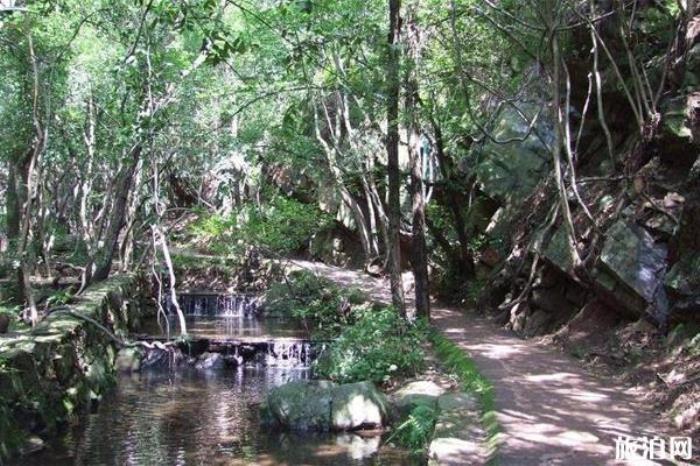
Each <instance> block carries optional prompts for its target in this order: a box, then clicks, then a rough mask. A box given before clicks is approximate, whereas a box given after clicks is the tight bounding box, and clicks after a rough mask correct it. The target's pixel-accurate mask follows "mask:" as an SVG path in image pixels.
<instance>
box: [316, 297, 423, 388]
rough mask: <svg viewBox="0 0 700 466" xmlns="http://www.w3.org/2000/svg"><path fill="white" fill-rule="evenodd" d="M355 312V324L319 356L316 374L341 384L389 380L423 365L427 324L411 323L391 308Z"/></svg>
mask: <svg viewBox="0 0 700 466" xmlns="http://www.w3.org/2000/svg"><path fill="white" fill-rule="evenodd" d="M355 314H356V317H355V318H356V321H355V323H354V324H352V325H350V326H348V327H346V328H344V329H343V331H342V332H341V334H340V336H339V337H338V338H337V339H336V340H335V341H333V342H332V343H330V345H329V346H328V347H327V348H326V350H325V352H324V353H323V354H322V355H321V357H320V358H319V359H318V361H317V364H316V372H317V374H319V375H321V376H323V377H326V378H329V379H331V380H335V381H337V382H341V383H348V382H355V381H360V380H371V381H373V382H377V383H386V382H388V381H389V380H390V379H391V378H392V377H396V376H410V375H414V374H415V373H416V372H417V371H419V370H420V369H421V368H422V367H423V364H424V352H423V349H422V347H421V343H422V341H423V340H424V339H425V337H426V330H425V328H426V326H425V325H424V324H422V323H417V324H409V323H408V322H406V321H405V320H404V319H403V318H402V317H400V316H399V315H398V313H397V312H396V311H394V310H393V309H392V308H388V307H384V308H379V309H376V308H368V309H364V310H362V311H356V312H355Z"/></svg>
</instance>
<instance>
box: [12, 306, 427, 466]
mask: <svg viewBox="0 0 700 466" xmlns="http://www.w3.org/2000/svg"><path fill="white" fill-rule="evenodd" d="M188 314H189V315H188V318H187V320H188V325H190V328H189V330H190V333H191V334H192V335H193V336H194V337H195V338H205V337H206V338H216V339H225V338H230V339H236V338H241V337H255V338H261V339H267V340H269V341H271V342H273V345H274V342H275V339H276V338H281V339H283V340H288V339H289V338H290V337H294V338H302V337H306V333H305V332H304V331H303V329H302V327H301V326H300V325H298V324H297V323H295V322H290V321H285V320H280V319H265V318H262V317H261V318H258V317H255V315H254V314H252V313H226V314H225V315H223V313H221V314H216V313H192V312H190V313H188ZM171 325H174V327H172V328H173V329H176V328H177V327H176V321H174V320H173V321H172V322H171ZM141 330H142V331H143V332H150V333H151V334H153V335H159V333H160V332H161V330H160V328H159V327H158V326H157V324H156V323H155V322H150V323H147V324H146V325H144V326H143V328H142V329H141ZM310 376H311V369H310V368H309V367H308V366H306V365H292V366H290V365H285V364H278V365H275V364H269V363H260V362H256V363H252V362H251V363H246V364H241V365H238V366H230V365H227V366H226V367H224V368H223V369H218V370H198V369H195V368H194V367H192V366H189V365H184V366H180V367H178V368H177V369H173V370H167V369H166V370H145V371H142V372H141V373H134V374H121V375H119V376H118V381H117V386H116V387H115V389H114V390H113V391H112V392H111V393H110V394H109V395H108V396H106V397H105V398H104V399H103V400H102V401H101V402H100V403H99V405H98V407H97V409H96V410H95V411H94V412H93V413H90V414H86V415H84V416H82V418H81V419H80V422H79V423H78V425H76V426H73V427H71V428H69V429H68V430H67V431H65V432H64V434H63V435H62V436H60V437H59V438H55V439H52V440H50V441H49V442H48V445H47V448H45V449H44V450H42V451H41V452H39V453H36V454H34V455H31V456H28V457H24V458H20V461H21V462H20V463H18V464H22V465H47V464H51V465H73V464H79V465H205V464H206V465H212V464H213V465H249V464H258V465H335V466H339V465H374V464H389V465H394V464H402V465H403V464H407V465H411V464H421V461H420V460H419V459H418V458H415V457H413V456H412V455H410V454H409V453H408V452H406V451H402V450H400V449H396V448H393V447H388V446H382V443H383V442H382V437H381V436H378V435H374V436H371V435H364V434H363V435H361V434H359V433H340V434H333V433H328V434H313V433H303V434H297V433H291V432H273V431H269V430H267V429H266V428H264V427H261V426H260V422H259V419H258V405H259V404H260V403H261V402H262V401H263V400H264V397H265V394H266V393H267V391H268V390H269V389H270V388H272V387H274V386H278V385H281V384H284V383H286V382H289V381H292V380H298V379H305V378H309V377H310Z"/></svg>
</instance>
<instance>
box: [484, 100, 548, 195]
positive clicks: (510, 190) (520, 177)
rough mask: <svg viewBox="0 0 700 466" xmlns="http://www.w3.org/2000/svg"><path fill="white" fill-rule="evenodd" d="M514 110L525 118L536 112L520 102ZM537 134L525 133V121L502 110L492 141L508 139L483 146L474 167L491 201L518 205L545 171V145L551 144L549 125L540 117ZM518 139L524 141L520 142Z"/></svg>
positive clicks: (528, 104)
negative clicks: (517, 108) (521, 112)
mask: <svg viewBox="0 0 700 466" xmlns="http://www.w3.org/2000/svg"><path fill="white" fill-rule="evenodd" d="M518 107H519V108H520V109H521V110H522V111H523V113H524V114H525V115H526V116H527V118H531V117H533V116H534V115H536V114H537V113H538V112H539V107H538V106H537V105H535V104H532V103H527V102H520V103H518ZM538 121H539V123H538V124H537V125H536V126H537V133H538V134H540V135H543V139H544V141H543V140H542V139H540V138H538V137H537V136H536V134H535V132H534V131H533V132H531V131H529V121H526V120H525V119H523V117H522V116H521V115H520V114H519V113H518V112H517V111H516V110H514V109H513V108H510V107H509V108H504V109H503V110H502V111H501V113H500V115H499V117H498V122H497V123H496V128H495V130H494V132H493V134H494V136H495V137H496V139H498V140H499V142H501V141H506V140H511V141H513V142H508V143H506V144H501V143H497V142H493V141H489V142H487V143H486V144H485V145H484V148H483V156H482V157H481V162H480V163H479V164H478V165H477V166H476V167H475V168H476V174H477V178H478V180H479V183H480V184H481V185H482V186H483V188H484V189H485V192H486V194H488V195H489V197H491V198H495V199H500V200H504V201H506V204H510V203H511V202H512V203H514V204H518V203H520V202H522V200H523V199H525V198H526V197H527V196H528V195H529V194H530V193H531V192H532V190H533V189H534V188H535V185H536V184H537V180H538V179H539V177H540V176H542V175H543V174H544V173H546V171H547V170H548V164H549V155H548V153H547V147H546V145H545V144H543V142H546V143H547V144H550V143H551V139H552V136H553V133H552V131H551V125H550V124H549V123H548V122H546V121H545V118H543V117H541V118H540V119H539V120H538ZM521 139H524V140H522V141H521Z"/></svg>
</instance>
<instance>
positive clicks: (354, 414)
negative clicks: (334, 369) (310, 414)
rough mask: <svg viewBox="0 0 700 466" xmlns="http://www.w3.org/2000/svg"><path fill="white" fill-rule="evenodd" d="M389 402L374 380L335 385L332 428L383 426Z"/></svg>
mask: <svg viewBox="0 0 700 466" xmlns="http://www.w3.org/2000/svg"><path fill="white" fill-rule="evenodd" d="M387 406H388V402H387V399H386V397H385V396H384V394H383V393H382V392H380V391H379V390H377V387H376V386H375V385H374V384H373V383H372V382H358V383H349V384H344V385H340V386H338V387H335V389H334V390H333V398H332V401H331V429H332V430H340V431H349V430H358V429H362V428H379V427H382V426H383V425H384V423H385V421H386V419H387Z"/></svg>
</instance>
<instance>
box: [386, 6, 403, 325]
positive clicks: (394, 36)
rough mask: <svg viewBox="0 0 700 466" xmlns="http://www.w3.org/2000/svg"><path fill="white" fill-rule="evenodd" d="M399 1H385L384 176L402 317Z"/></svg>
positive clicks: (395, 297)
mask: <svg viewBox="0 0 700 466" xmlns="http://www.w3.org/2000/svg"><path fill="white" fill-rule="evenodd" d="M400 9H401V1H400V0H389V37H388V59H387V70H386V75H387V141H386V151H387V172H388V176H389V202H388V204H389V205H388V211H389V212H388V214H389V234H388V239H389V242H388V244H387V245H386V247H387V252H388V257H389V263H388V265H389V272H390V274H391V302H392V304H393V305H394V307H395V308H396V311H397V312H398V313H399V314H400V315H402V316H404V317H405V316H406V305H405V302H404V292H403V280H402V278H401V245H400V244H399V237H400V236H399V232H400V229H401V191H400V190H401V173H400V171H399V170H400V168H399V91H400V89H399V88H400V84H401V83H400V81H399V62H400V60H401V56H400V52H399V46H400V36H399V32H400V27H401V26H400V22H399V12H400Z"/></svg>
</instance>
